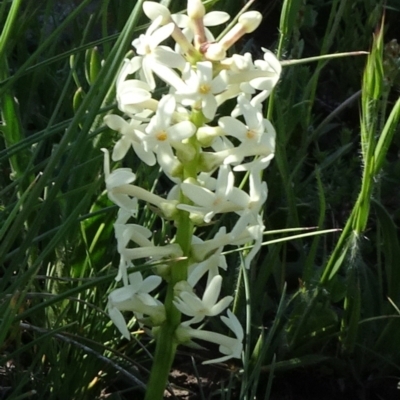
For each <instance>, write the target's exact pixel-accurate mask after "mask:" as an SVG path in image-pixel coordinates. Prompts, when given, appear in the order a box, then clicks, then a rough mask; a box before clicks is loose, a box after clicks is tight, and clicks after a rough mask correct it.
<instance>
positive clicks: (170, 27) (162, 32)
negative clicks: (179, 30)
mask: <svg viewBox="0 0 400 400" xmlns="http://www.w3.org/2000/svg"><path fill="white" fill-rule="evenodd" d="M173 31H174V24H173V23H170V24H167V25H164V26H162V27H161V28H159V29H157V30H156V31H155V32H154V33H153V34H152V35H151V37H150V40H149V42H150V43H149V44H150V46H151V48H152V49H154V48H156V47H157V46H158V45H159V44H160V43H161V42H162V41H163V40H165V39H166V38H167V37H169V36H171V33H172V32H173Z"/></svg>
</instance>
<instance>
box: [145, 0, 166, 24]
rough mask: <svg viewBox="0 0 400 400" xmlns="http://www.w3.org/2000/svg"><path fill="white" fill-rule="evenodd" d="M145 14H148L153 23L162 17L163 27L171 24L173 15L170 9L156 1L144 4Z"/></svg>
mask: <svg viewBox="0 0 400 400" xmlns="http://www.w3.org/2000/svg"><path fill="white" fill-rule="evenodd" d="M143 12H144V13H145V14H146V16H147V18H148V19H150V20H152V21H154V20H155V19H156V18H157V17H159V16H160V15H161V17H162V19H161V25H165V24H168V22H171V13H170V11H169V10H168V8H167V7H165V6H163V5H162V4H159V3H156V2H155V1H145V2H144V3H143Z"/></svg>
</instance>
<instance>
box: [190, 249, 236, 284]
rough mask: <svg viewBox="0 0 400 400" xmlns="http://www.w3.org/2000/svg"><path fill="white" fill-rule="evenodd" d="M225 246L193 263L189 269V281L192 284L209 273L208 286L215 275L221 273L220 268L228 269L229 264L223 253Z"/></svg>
mask: <svg viewBox="0 0 400 400" xmlns="http://www.w3.org/2000/svg"><path fill="white" fill-rule="evenodd" d="M222 249H223V247H221V248H220V249H219V250H217V251H216V252H215V253H214V254H213V255H212V256H210V257H208V258H207V259H206V260H204V261H202V262H200V263H195V264H192V265H191V266H190V267H189V270H188V279H187V281H188V283H189V285H190V286H192V287H194V286H195V285H196V284H197V282H198V281H199V280H200V279H201V278H202V276H203V275H204V274H206V273H208V275H207V286H208V285H209V284H210V282H211V280H212V279H213V278H214V276H217V275H218V274H219V268H222V269H223V270H226V269H227V268H228V265H227V263H226V259H225V256H223V255H222V254H221V252H222Z"/></svg>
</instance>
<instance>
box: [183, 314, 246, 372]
mask: <svg viewBox="0 0 400 400" xmlns="http://www.w3.org/2000/svg"><path fill="white" fill-rule="evenodd" d="M221 320H222V322H223V323H224V324H225V325H226V326H227V327H228V328H229V329H230V330H231V331H232V332H233V333H234V334H235V336H236V338H232V337H229V336H225V335H221V334H220V333H216V332H212V331H204V330H200V329H193V328H190V327H188V326H185V325H183V324H181V325H179V327H178V328H177V330H176V334H175V335H176V337H177V339H178V341H180V342H181V343H185V342H190V339H200V340H205V341H208V342H211V343H215V344H218V345H219V351H220V352H221V353H222V354H224V356H223V357H219V358H216V359H214V360H209V361H205V362H203V364H211V363H220V362H224V361H227V360H229V359H231V358H239V359H240V358H241V354H242V349H243V337H244V333H243V328H242V326H241V325H240V322H239V320H238V319H237V318H236V316H235V315H234V314H233V313H232V311H230V310H228V317H225V316H222V317H221Z"/></svg>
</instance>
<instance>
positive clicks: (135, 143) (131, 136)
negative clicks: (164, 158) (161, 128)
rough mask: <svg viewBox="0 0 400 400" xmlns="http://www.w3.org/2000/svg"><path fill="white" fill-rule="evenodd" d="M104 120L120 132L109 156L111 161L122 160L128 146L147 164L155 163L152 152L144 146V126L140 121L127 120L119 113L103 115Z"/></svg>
mask: <svg viewBox="0 0 400 400" xmlns="http://www.w3.org/2000/svg"><path fill="white" fill-rule="evenodd" d="M104 122H105V123H106V125H107V126H108V127H109V128H111V129H113V130H115V131H118V132H120V133H121V138H120V139H119V140H118V142H117V143H116V144H115V146H114V150H113V153H112V156H111V157H112V160H113V161H119V160H122V159H123V158H124V157H125V156H126V153H127V152H128V150H129V148H130V147H132V148H133V150H134V151H135V153H136V154H137V156H138V157H139V158H140V159H141V160H142V161H143V162H145V163H146V164H147V165H154V164H155V163H156V158H155V156H154V153H153V152H151V151H148V150H146V149H145V147H144V143H143V139H144V137H145V133H144V132H143V130H144V127H143V125H142V124H141V121H139V120H136V119H131V120H130V121H129V122H127V121H125V120H124V119H123V118H121V117H120V116H119V115H114V114H109V115H106V116H105V117H104Z"/></svg>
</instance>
